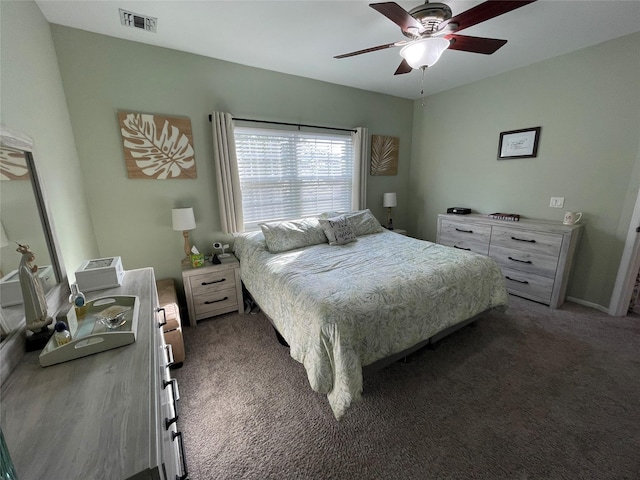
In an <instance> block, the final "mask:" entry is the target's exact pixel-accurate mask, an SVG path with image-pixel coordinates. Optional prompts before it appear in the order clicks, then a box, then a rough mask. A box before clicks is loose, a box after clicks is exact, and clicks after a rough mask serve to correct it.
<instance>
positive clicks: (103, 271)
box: [76, 257, 124, 293]
mask: <svg viewBox="0 0 640 480" xmlns="http://www.w3.org/2000/svg"><path fill="white" fill-rule="evenodd" d="M123 278H124V269H123V268H122V260H121V258H120V257H108V258H94V259H92V260H85V261H84V262H83V263H82V265H80V268H78V270H76V283H77V284H78V289H79V290H80V291H81V292H82V293H85V292H91V291H93V290H103V289H105V288H113V287H119V286H120V285H122V279H123Z"/></svg>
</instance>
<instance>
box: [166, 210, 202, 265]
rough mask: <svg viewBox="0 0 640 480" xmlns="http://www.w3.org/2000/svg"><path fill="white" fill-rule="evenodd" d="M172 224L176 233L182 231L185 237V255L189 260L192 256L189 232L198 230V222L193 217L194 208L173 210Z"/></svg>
mask: <svg viewBox="0 0 640 480" xmlns="http://www.w3.org/2000/svg"><path fill="white" fill-rule="evenodd" d="M171 222H172V224H173V229H174V230H175V231H176V232H179V231H182V236H183V237H184V253H185V254H186V255H187V258H189V256H190V255H191V245H189V230H193V229H194V228H196V220H195V218H194V216H193V208H191V207H189V208H173V209H171Z"/></svg>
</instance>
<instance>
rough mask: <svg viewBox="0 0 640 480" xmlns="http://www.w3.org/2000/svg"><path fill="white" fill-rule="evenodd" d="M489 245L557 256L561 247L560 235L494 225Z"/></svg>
mask: <svg viewBox="0 0 640 480" xmlns="http://www.w3.org/2000/svg"><path fill="white" fill-rule="evenodd" d="M491 245H492V246H493V245H496V246H500V247H507V248H517V249H521V250H526V251H527V252H531V253H541V254H544V255H550V256H553V257H557V256H558V255H559V254H560V247H562V235H560V234H553V233H541V232H534V231H531V230H520V229H518V228H509V227H500V226H494V227H493V229H492V232H491ZM554 268H555V267H554Z"/></svg>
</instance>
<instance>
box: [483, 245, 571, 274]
mask: <svg viewBox="0 0 640 480" xmlns="http://www.w3.org/2000/svg"><path fill="white" fill-rule="evenodd" d="M489 256H490V257H491V258H493V259H494V260H495V261H496V263H497V264H498V265H499V266H500V267H505V268H509V269H512V270H517V271H520V272H526V273H531V274H534V275H541V276H543V277H550V278H554V277H555V275H556V268H557V266H558V257H557V256H552V255H544V254H542V253H533V252H531V251H526V250H517V249H515V248H505V247H499V246H496V245H494V244H493V243H492V244H491V247H490V248H489Z"/></svg>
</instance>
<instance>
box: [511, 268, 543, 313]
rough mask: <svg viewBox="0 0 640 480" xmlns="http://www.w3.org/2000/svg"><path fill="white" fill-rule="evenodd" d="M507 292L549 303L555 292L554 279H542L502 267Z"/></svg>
mask: <svg viewBox="0 0 640 480" xmlns="http://www.w3.org/2000/svg"><path fill="white" fill-rule="evenodd" d="M501 270H502V274H503V275H504V278H505V281H506V285H507V290H508V291H509V293H513V294H514V295H522V296H523V297H526V298H531V299H533V300H537V301H540V302H543V303H547V304H548V303H549V301H550V300H551V293H552V292H553V281H554V279H553V278H549V277H542V276H540V275H534V274H531V273H526V272H522V271H520V270H512V269H510V268H505V267H502V268H501Z"/></svg>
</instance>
